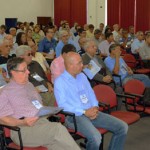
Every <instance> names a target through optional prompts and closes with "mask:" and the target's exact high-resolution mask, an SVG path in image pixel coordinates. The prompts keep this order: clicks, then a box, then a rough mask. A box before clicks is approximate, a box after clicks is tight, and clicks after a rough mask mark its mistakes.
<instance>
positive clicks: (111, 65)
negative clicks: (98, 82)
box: [104, 56, 128, 83]
mask: <svg viewBox="0 0 150 150" xmlns="http://www.w3.org/2000/svg"><path fill="white" fill-rule="evenodd" d="M115 62H116V59H115V58H112V57H110V56H108V57H107V58H105V60H104V63H105V64H106V66H107V68H108V69H109V70H110V71H111V72H113V69H114V67H115ZM119 64H120V70H119V75H120V76H121V80H124V78H125V77H127V75H128V72H127V68H126V67H127V64H126V63H125V61H124V60H123V59H122V58H121V57H120V58H119ZM114 80H115V82H116V83H119V82H120V81H119V78H117V77H114Z"/></svg>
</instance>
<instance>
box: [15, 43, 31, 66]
mask: <svg viewBox="0 0 150 150" xmlns="http://www.w3.org/2000/svg"><path fill="white" fill-rule="evenodd" d="M16 56H17V57H21V58H23V59H24V61H25V62H26V63H27V64H30V63H31V61H32V55H31V48H30V47H29V46H27V45H21V46H18V47H17V49H16Z"/></svg>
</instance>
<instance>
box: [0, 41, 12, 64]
mask: <svg viewBox="0 0 150 150" xmlns="http://www.w3.org/2000/svg"><path fill="white" fill-rule="evenodd" d="M9 53H10V43H9V41H8V40H6V39H4V40H3V41H2V42H1V43H0V64H6V63H7V61H8V60H9V59H10V58H13V57H15V56H10V55H9Z"/></svg>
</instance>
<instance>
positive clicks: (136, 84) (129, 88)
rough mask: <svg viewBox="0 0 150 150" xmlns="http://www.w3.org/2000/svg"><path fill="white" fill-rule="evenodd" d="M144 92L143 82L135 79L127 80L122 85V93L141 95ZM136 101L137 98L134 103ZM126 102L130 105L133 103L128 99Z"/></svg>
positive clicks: (137, 99)
mask: <svg viewBox="0 0 150 150" xmlns="http://www.w3.org/2000/svg"><path fill="white" fill-rule="evenodd" d="M144 91H145V86H144V84H143V82H141V81H139V80H136V79H132V80H129V81H127V83H126V84H125V85H124V92H128V93H133V94H139V95H143V94H144ZM137 101H139V98H136V102H137ZM127 102H128V103H131V102H133V101H132V100H131V99H130V98H127Z"/></svg>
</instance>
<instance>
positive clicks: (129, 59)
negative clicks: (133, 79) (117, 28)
mask: <svg viewBox="0 0 150 150" xmlns="http://www.w3.org/2000/svg"><path fill="white" fill-rule="evenodd" d="M123 60H124V61H125V62H126V64H127V65H128V66H129V67H130V68H132V69H134V68H135V67H136V65H137V64H136V59H135V57H134V56H133V55H131V54H125V55H124V56H123Z"/></svg>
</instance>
